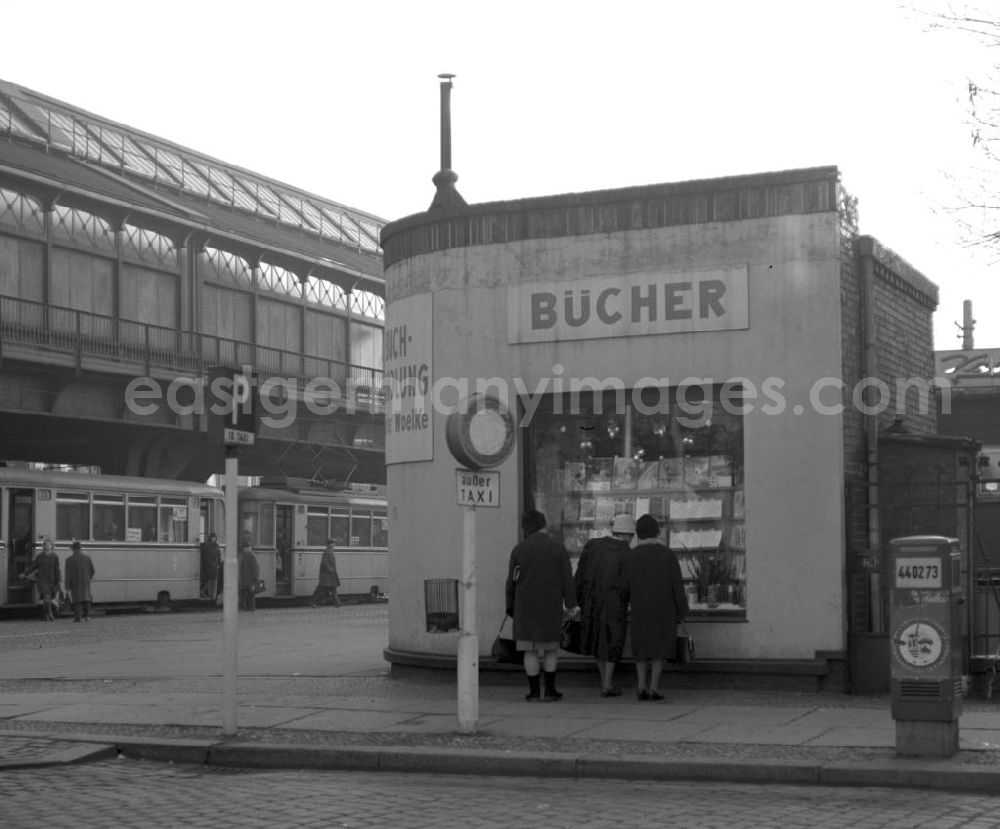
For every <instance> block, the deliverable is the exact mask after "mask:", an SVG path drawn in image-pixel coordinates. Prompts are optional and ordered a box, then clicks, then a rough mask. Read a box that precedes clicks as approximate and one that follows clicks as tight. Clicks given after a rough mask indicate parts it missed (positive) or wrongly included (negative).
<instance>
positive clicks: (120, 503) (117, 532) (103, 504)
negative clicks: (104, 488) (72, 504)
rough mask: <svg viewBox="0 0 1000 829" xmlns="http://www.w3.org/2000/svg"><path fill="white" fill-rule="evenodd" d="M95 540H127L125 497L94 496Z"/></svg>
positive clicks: (98, 494)
mask: <svg viewBox="0 0 1000 829" xmlns="http://www.w3.org/2000/svg"><path fill="white" fill-rule="evenodd" d="M94 538H95V539H96V540H97V541H124V540H125V496H124V495H112V494H110V493H107V492H99V493H95V494H94Z"/></svg>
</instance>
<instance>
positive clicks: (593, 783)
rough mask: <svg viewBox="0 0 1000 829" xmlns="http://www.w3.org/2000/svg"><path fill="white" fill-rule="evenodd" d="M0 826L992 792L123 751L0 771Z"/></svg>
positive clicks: (800, 807)
mask: <svg viewBox="0 0 1000 829" xmlns="http://www.w3.org/2000/svg"><path fill="white" fill-rule="evenodd" d="M0 798H2V801H3V804H4V806H3V813H2V816H0V826H2V827H4V829H8V827H9V829H31V827H39V826H47V827H51V826H57V825H59V826H61V825H65V826H70V825H72V826H77V827H80V828H81V829H88V827H94V829H98V828H99V829H105V827H108V826H111V825H113V826H115V827H116V829H131V827H135V829H150V827H177V826H184V827H187V829H198V827H214V828H215V829H221V828H222V827H230V826H231V827H248V826H268V827H275V829H297V827H359V828H360V827H373V828H374V827H377V828H378V829H386V828H387V827H392V828H393V829H417V827H420V828H421V829H451V827H455V829H465V827H477V829H505V828H506V827H517V829H532V827H546V829H559V828H560V827H566V828H567V829H588V828H590V827H593V829H601V828H603V827H619V826H625V827H630V829H637V828H638V827H659V826H684V827H687V828H688V829H721V827H726V829H763V827H766V828H767V829H801V828H802V827H806V826H808V827H810V829H849V828H850V827H865V829H881V827H895V828H896V829H902V827H906V829H911V827H918V826H919V827H921V829H945V828H946V827H963V829H977V827H978V828H979V829H987V827H995V826H997V825H998V823H1000V798H998V797H990V796H983V795H959V794H945V793H941V792H919V791H912V790H906V789H879V788H856V789H838V788H825V787H824V788H821V787H807V786H774V785H770V786H752V785H724V784H710V783H684V782H678V783H648V782H647V783H639V782H622V781H600V780H588V781H570V780H540V779H534V778H501V777H458V776H446V775H423V774H405V775H400V774H388V773H380V774H374V775H373V774H364V773H358V772H323V771H248V770H236V769H220V768H212V767H203V766H183V765H167V764H159V763H150V762H135V761H130V760H125V759H117V760H105V761H101V762H98V763H93V764H89V765H86V766H71V767H68V768H63V769H59V770H55V769H35V770H26V771H15V772H9V773H6V774H4V775H2V776H0Z"/></svg>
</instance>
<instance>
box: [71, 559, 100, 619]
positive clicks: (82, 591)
mask: <svg viewBox="0 0 1000 829" xmlns="http://www.w3.org/2000/svg"><path fill="white" fill-rule="evenodd" d="M70 549H71V550H72V553H71V554H70V556H69V558H67V559H66V589H67V590H68V591H69V595H70V598H71V599H72V601H73V621H74V622H79V621H80V619H81V618H82V619H85V620H86V621H88V622H89V621H90V603H91V601H92V600H93V597H92V596H91V593H90V582H91V581H92V580H93V578H94V562H93V561H91V559H90V556H88V555H87V554H86V553H84V552H83V545H81V544H80V542H79V541H74V542H73V543H72V544H71V545H70Z"/></svg>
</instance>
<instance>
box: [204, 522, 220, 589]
mask: <svg viewBox="0 0 1000 829" xmlns="http://www.w3.org/2000/svg"><path fill="white" fill-rule="evenodd" d="M199 549H200V553H201V597H202V598H203V599H212V600H213V601H214V600H215V597H216V596H217V595H218V594H217V592H216V590H217V588H218V584H219V567H220V566H221V564H222V550H221V548H220V547H219V538H218V536H217V535H216V534H215V533H209V534H208V538H207V539H205V540H204V541H202V542H201V547H200V548H199Z"/></svg>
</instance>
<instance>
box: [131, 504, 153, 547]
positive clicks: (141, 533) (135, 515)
mask: <svg viewBox="0 0 1000 829" xmlns="http://www.w3.org/2000/svg"><path fill="white" fill-rule="evenodd" d="M127 526H128V529H129V530H130V532H128V533H127V537H128V538H129V539H130V540H134V539H135V538H136V537H137V536H138V538H139V539H140V540H141V541H156V496H155V495H129V497H128V525H127Z"/></svg>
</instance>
